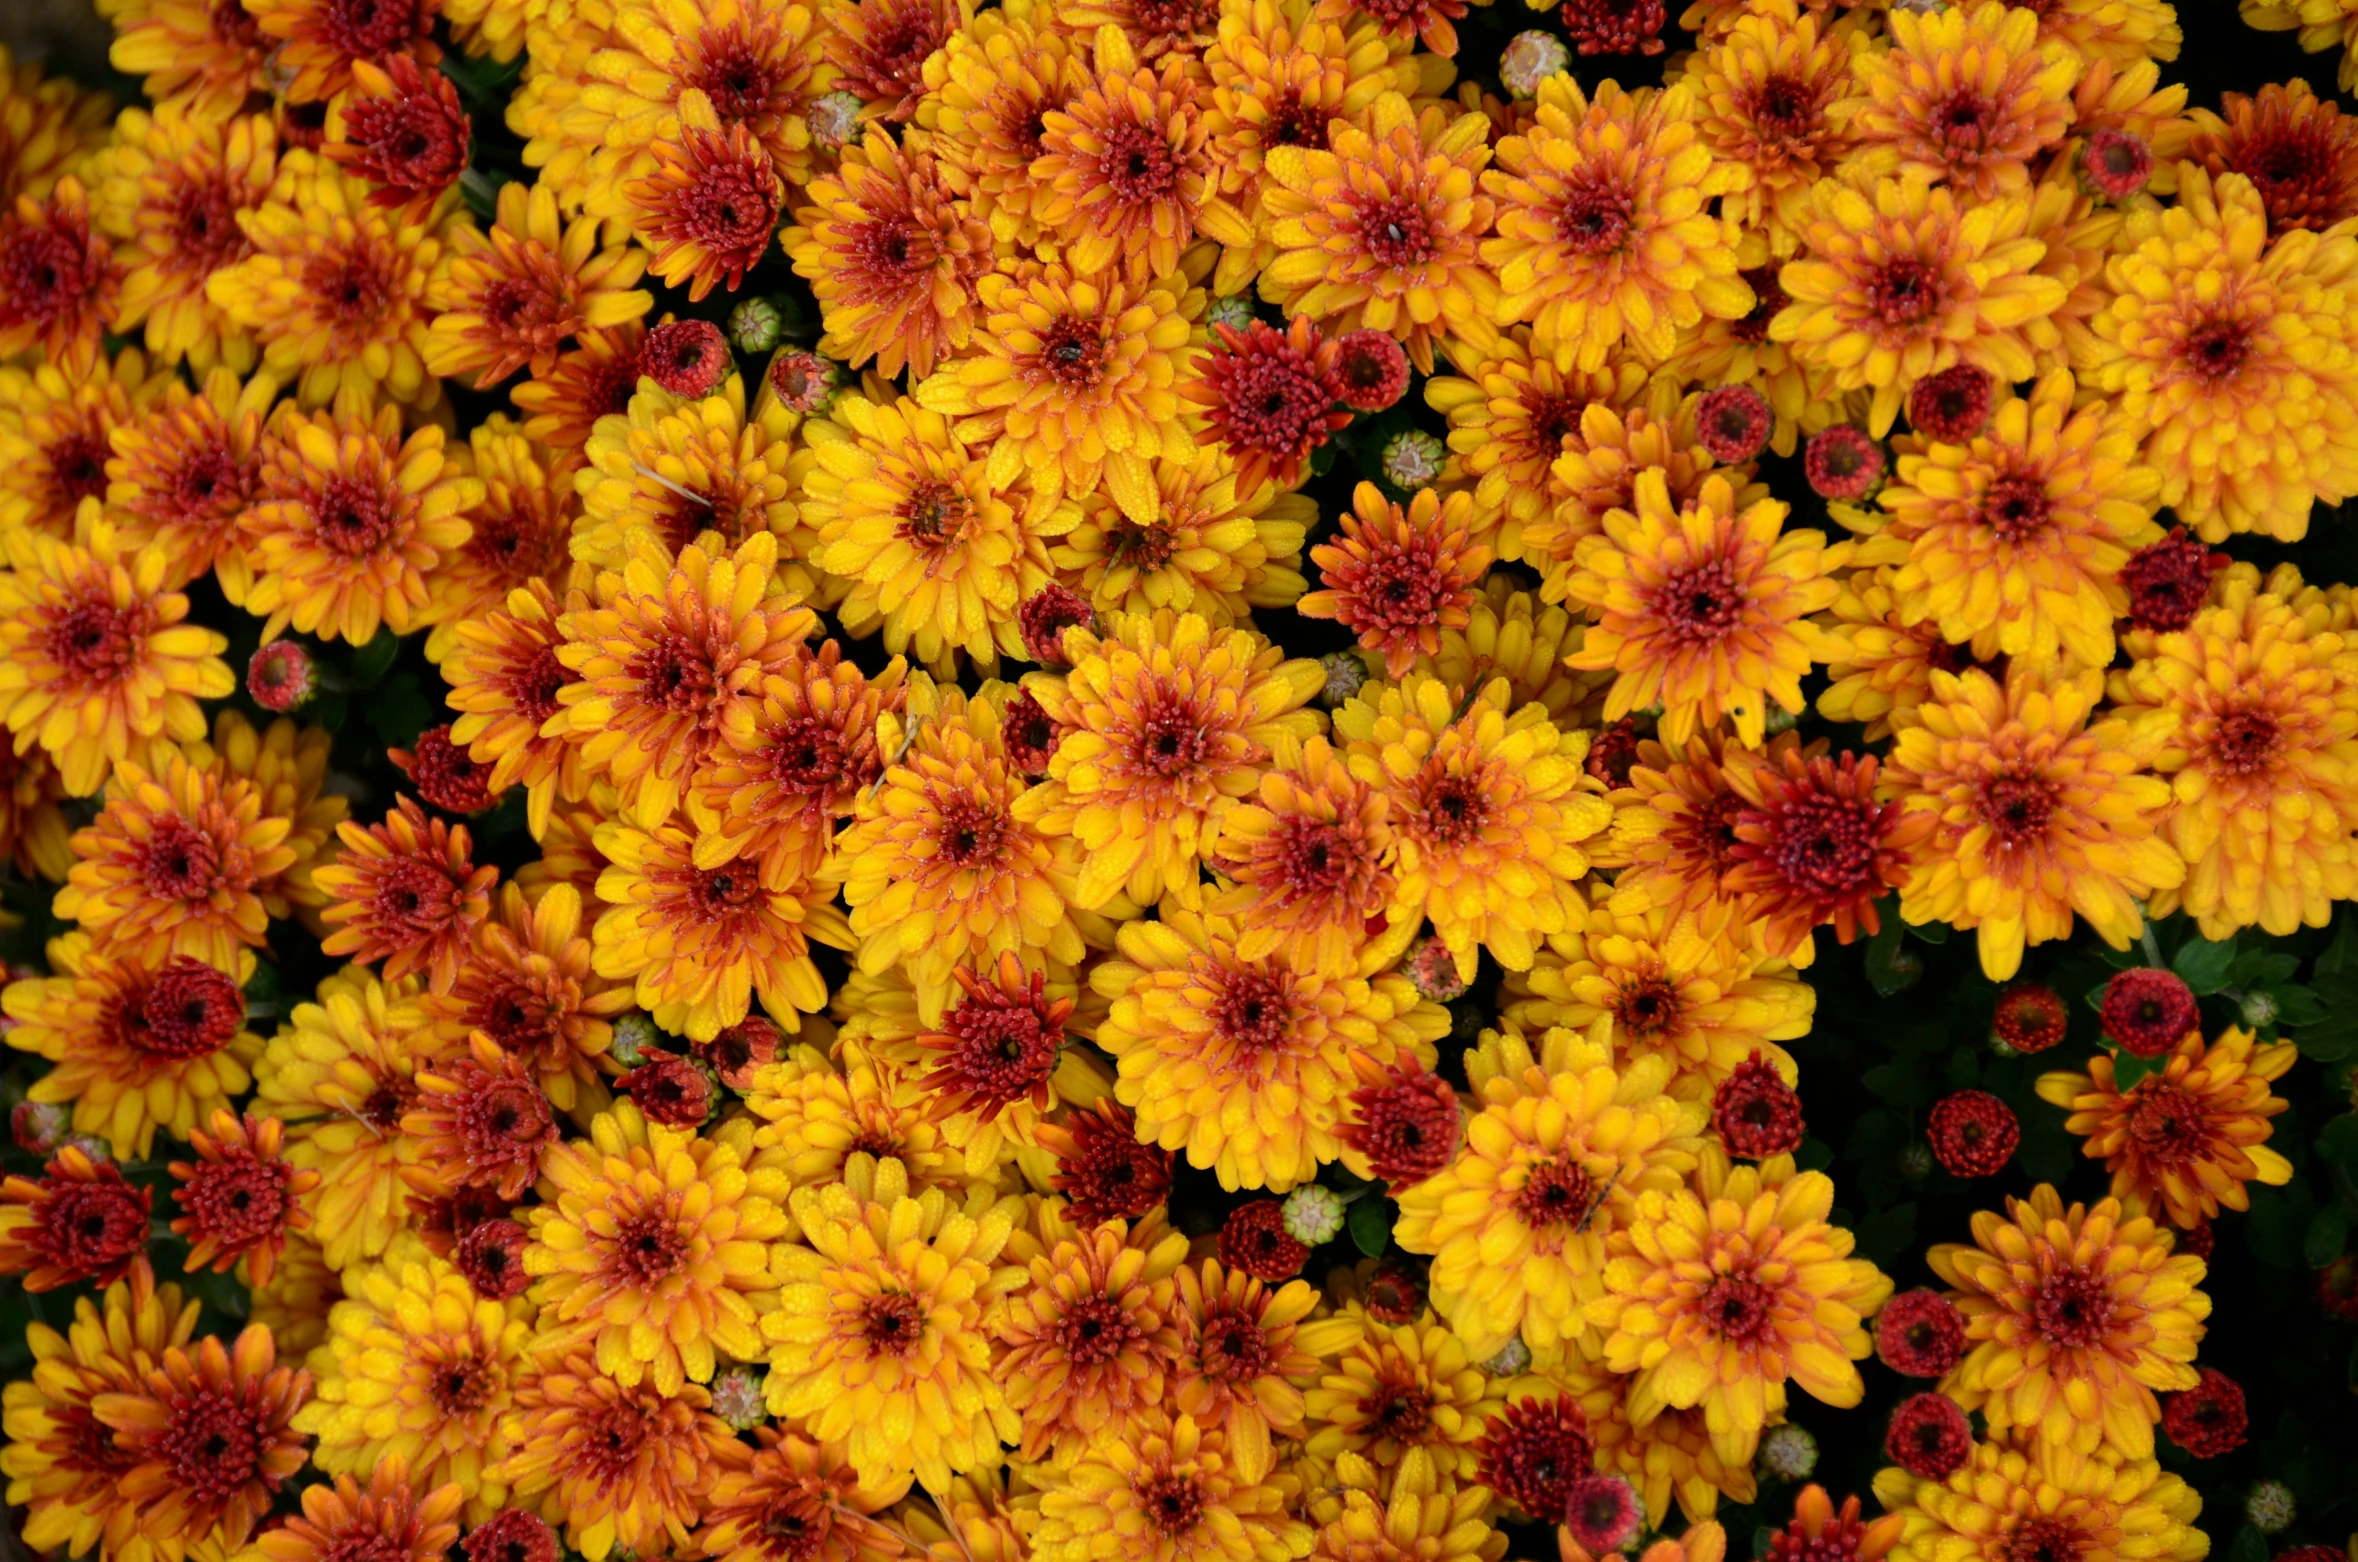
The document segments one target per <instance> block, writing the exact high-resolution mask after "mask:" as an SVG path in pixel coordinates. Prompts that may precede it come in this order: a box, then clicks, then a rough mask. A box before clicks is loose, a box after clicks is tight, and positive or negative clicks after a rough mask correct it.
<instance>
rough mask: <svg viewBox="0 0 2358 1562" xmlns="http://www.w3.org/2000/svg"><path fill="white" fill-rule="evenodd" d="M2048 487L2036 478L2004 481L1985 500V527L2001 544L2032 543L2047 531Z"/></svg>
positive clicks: (1994, 487) (1982, 511) (1983, 514)
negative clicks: (2031, 541) (2041, 533)
mask: <svg viewBox="0 0 2358 1562" xmlns="http://www.w3.org/2000/svg"><path fill="white" fill-rule="evenodd" d="M2051 515H2052V507H2051V506H2050V505H2049V504H2048V502H2047V485H2046V484H2045V483H2042V482H2040V481H2039V480H2038V479H2037V478H2035V477H2020V476H2012V477H2001V478H1999V479H1998V480H1997V481H1995V482H1993V483H1991V484H1990V486H1989V491H1988V492H1987V493H1985V494H1983V495H1982V496H1981V524H1982V525H1984V526H1986V527H1988V528H1989V529H1990V532H1991V534H1992V535H1993V536H1995V537H1996V538H1997V539H1998V540H1999V541H2000V542H2010V543H2020V542H2028V541H2030V540H2031V539H2032V538H2033V537H2036V536H2037V535H2038V534H2039V533H2040V532H2043V531H2045V530H2046V529H2047V523H2048V520H2049V519H2050V517H2051Z"/></svg>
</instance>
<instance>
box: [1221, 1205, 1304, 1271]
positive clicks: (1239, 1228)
mask: <svg viewBox="0 0 2358 1562" xmlns="http://www.w3.org/2000/svg"><path fill="white" fill-rule="evenodd" d="M1309 1257H1310V1249H1309V1248H1308V1247H1307V1246H1305V1245H1304V1244H1302V1243H1300V1242H1297V1241H1295V1240H1294V1239H1293V1237H1292V1236H1291V1235H1289V1234H1288V1233H1287V1231H1286V1229H1285V1205H1284V1203H1283V1202H1282V1201H1280V1200H1277V1199H1254V1200H1253V1201H1252V1202H1251V1203H1249V1204H1240V1205H1238V1206H1237V1207H1236V1208H1235V1209H1232V1210H1230V1211H1229V1212H1228V1219H1227V1220H1226V1221H1224V1222H1223V1223H1222V1224H1221V1227H1220V1262H1221V1263H1223V1264H1226V1265H1227V1266H1228V1267H1229V1268H1231V1269H1239V1270H1242V1271H1244V1273H1246V1274H1248V1275H1251V1276H1252V1277H1253V1278H1254V1279H1256V1280H1265V1281H1267V1282H1269V1283H1270V1284H1271V1285H1275V1284H1277V1283H1278V1282H1280V1281H1283V1280H1291V1279H1292V1278H1293V1277H1294V1276H1296V1275H1298V1274H1300V1273H1301V1272H1302V1265H1303V1263H1304V1262H1305V1261H1306V1260H1307V1259H1308V1258H1309Z"/></svg>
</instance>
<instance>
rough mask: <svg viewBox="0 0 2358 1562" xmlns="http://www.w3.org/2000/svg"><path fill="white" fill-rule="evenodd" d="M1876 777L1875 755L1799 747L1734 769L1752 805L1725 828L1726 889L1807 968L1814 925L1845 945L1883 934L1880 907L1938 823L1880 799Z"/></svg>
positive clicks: (1765, 943)
mask: <svg viewBox="0 0 2358 1562" xmlns="http://www.w3.org/2000/svg"><path fill="white" fill-rule="evenodd" d="M1880 775H1881V771H1880V768H1879V766H1878V764H1877V762H1876V759H1875V757H1874V756H1873V755H1871V754H1870V755H1866V756H1863V757H1862V756H1860V755H1858V754H1855V753H1852V752H1850V751H1849V750H1844V751H1843V753H1842V755H1841V757H1840V758H1839V759H1836V758H1833V757H1830V756H1828V755H1826V754H1823V753H1819V754H1805V753H1804V752H1803V751H1802V749H1801V748H1800V747H1799V746H1797V745H1790V746H1786V745H1781V746H1779V747H1777V748H1774V749H1772V750H1770V751H1769V753H1767V754H1766V755H1763V756H1762V758H1761V761H1760V762H1759V763H1756V764H1739V765H1736V766H1733V767H1731V768H1730V769H1729V770H1728V772H1727V780H1728V784H1729V785H1730V786H1731V787H1733V788H1734V789H1735V791H1736V792H1737V794H1738V795H1740V796H1741V797H1742V798H1743V799H1744V802H1745V805H1746V806H1745V807H1744V809H1743V811H1742V812H1740V813H1738V814H1737V815H1736V816H1735V819H1734V821H1733V823H1732V824H1731V825H1730V826H1729V829H1728V833H1729V835H1730V836H1731V837H1732V840H1731V841H1730V842H1729V843H1728V844H1727V851H1728V854H1729V856H1730V857H1732V858H1733V859H1734V868H1733V871H1731V872H1730V873H1728V875H1727V876H1726V878H1725V879H1724V880H1723V883H1724V885H1725V887H1726V888H1727V890H1728V891H1729V892H1731V893H1733V894H1737V895H1741V896H1744V897H1746V899H1747V900H1748V902H1749V905H1748V910H1749V911H1750V913H1751V915H1752V916H1754V917H1755V918H1757V919H1758V926H1759V929H1760V942H1761V945H1762V947H1763V948H1765V949H1766V950H1768V951H1769V952H1770V953H1772V954H1778V955H1781V956H1782V957H1783V958H1786V959H1790V960H1793V961H1794V962H1795V963H1796V964H1800V965H1806V964H1808V963H1809V957H1810V954H1811V953H1812V951H1811V950H1810V948H1809V946H1810V943H1811V933H1810V930H1811V929H1812V928H1815V927H1819V926H1831V927H1832V928H1833V929H1834V934H1835V937H1836V938H1837V939H1839V940H1840V941H1841V942H1843V943H1845V944H1847V943H1849V942H1851V940H1853V939H1854V938H1856V937H1857V936H1858V935H1859V933H1860V932H1861V931H1862V930H1864V931H1865V932H1866V933H1867V934H1869V935H1870V936H1872V935H1873V934H1875V933H1878V932H1880V931H1882V926H1883V924H1882V918H1881V915H1880V914H1879V913H1878V912H1877V911H1876V909H1875V904H1876V902H1877V901H1879V900H1881V899H1882V898H1883V897H1884V895H1885V894H1886V893H1887V892H1888V891H1890V890H1893V889H1897V888H1898V887H1899V886H1900V885H1902V884H1904V883H1906V882H1907V879H1908V875H1909V874H1910V872H1912V871H1913V867H1914V862H1915V856H1916V851H1917V848H1918V846H1919V845H1920V844H1921V843H1922V841H1923V840H1924V839H1925V837H1927V836H1928V835H1930V834H1931V833H1932V830H1933V822H1932V820H1931V819H1930V818H1929V817H1928V816H1926V815H1924V814H1922V813H1911V812H1909V811H1908V810H1907V809H1906V808H1904V807H1902V806H1901V805H1900V804H1898V803H1896V802H1891V801H1888V800H1883V799H1878V797H1877V796H1876V785H1877V782H1878V779H1879V777H1880Z"/></svg>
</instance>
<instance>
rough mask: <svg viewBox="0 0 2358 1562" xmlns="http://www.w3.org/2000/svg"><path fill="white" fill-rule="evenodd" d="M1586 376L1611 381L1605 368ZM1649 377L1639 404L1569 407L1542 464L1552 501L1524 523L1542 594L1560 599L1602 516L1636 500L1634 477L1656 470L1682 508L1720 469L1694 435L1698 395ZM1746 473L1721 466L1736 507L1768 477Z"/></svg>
mask: <svg viewBox="0 0 2358 1562" xmlns="http://www.w3.org/2000/svg"><path fill="white" fill-rule="evenodd" d="M1600 381H1601V382H1602V383H1601V385H1600V384H1599V382H1600ZM1590 383H1591V384H1592V385H1599V388H1603V386H1608V385H1613V384H1614V382H1613V381H1612V380H1610V379H1607V378H1605V377H1604V376H1603V375H1599V376H1597V377H1595V378H1594V379H1592V380H1591V382H1590ZM1649 384H1650V385H1651V386H1652V389H1650V390H1649V391H1648V392H1647V396H1646V402H1645V404H1644V405H1642V406H1633V407H1622V406H1617V405H1615V404H1614V402H1613V400H1612V399H1611V398H1610V397H1602V398H1600V399H1599V400H1597V401H1594V402H1591V403H1589V404H1588V406H1587V407H1586V408H1584V409H1573V411H1572V423H1573V426H1572V432H1571V434H1570V436H1569V438H1568V440H1566V441H1565V442H1564V443H1563V447H1562V449H1563V453H1562V454H1561V455H1559V456H1557V457H1556V459H1555V461H1554V462H1553V464H1551V465H1550V466H1549V468H1548V470H1547V476H1546V487H1547V494H1548V497H1549V501H1550V504H1551V507H1552V508H1551V509H1550V510H1549V511H1548V512H1547V513H1543V514H1540V515H1535V516H1533V517H1532V518H1531V519H1530V520H1529V521H1526V522H1525V523H1524V525H1523V560H1524V562H1525V563H1527V564H1530V565H1531V566H1532V567H1533V568H1535V569H1537V570H1538V571H1539V572H1540V587H1539V589H1540V594H1541V596H1542V597H1544V598H1545V599H1546V600H1547V601H1550V602H1560V601H1562V600H1563V599H1564V593H1565V590H1566V589H1567V585H1568V582H1569V580H1570V577H1571V573H1572V570H1573V568H1574V566H1575V565H1576V563H1577V561H1578V559H1579V556H1580V545H1581V544H1582V543H1583V542H1585V541H1586V540H1587V539H1589V538H1591V537H1597V536H1602V535H1603V534H1604V530H1605V517H1606V516H1608V515H1610V514H1612V513H1613V512H1614V511H1615V510H1627V511H1632V512H1634V511H1635V510H1636V509H1637V508H1638V479H1639V478H1641V477H1643V476H1645V475H1646V474H1647V473H1648V472H1656V473H1659V474H1660V476H1661V478H1662V483H1663V486H1664V487H1665V488H1666V489H1667V490H1668V491H1669V495H1670V501H1671V504H1672V506H1673V507H1674V508H1675V509H1678V510H1681V511H1684V510H1689V509H1692V508H1693V507H1694V504H1695V501H1696V500H1697V498H1699V497H1700V496H1701V493H1702V489H1703V483H1704V480H1705V479H1706V478H1707V477H1709V476H1711V475H1712V474H1713V473H1714V471H1716V470H1717V468H1716V467H1715V465H1714V462H1713V459H1712V456H1711V452H1710V451H1708V450H1705V449H1704V448H1703V447H1702V446H1701V445H1700V444H1698V443H1696V439H1695V432H1696V421H1695V417H1694V408H1695V402H1694V401H1692V400H1685V399H1684V398H1674V397H1673V396H1670V395H1667V394H1662V392H1664V391H1667V390H1669V389H1670V388H1671V386H1672V382H1671V381H1670V380H1669V378H1668V377H1667V376H1666V375H1665V376H1657V377H1656V378H1655V379H1654V380H1652V381H1650V382H1649ZM1616 388H1617V387H1616ZM1682 400H1683V401H1684V405H1683V406H1682V405H1681V404H1680V403H1681V401H1682ZM1751 475H1752V474H1751V470H1750V468H1748V467H1742V466H1739V467H1732V468H1729V469H1728V470H1726V471H1724V472H1720V473H1719V476H1720V478H1721V480H1722V481H1724V482H1726V483H1728V484H1730V485H1731V486H1732V487H1733V488H1734V490H1735V508H1736V509H1737V510H1746V509H1749V508H1751V507H1752V506H1753V505H1754V504H1756V503H1758V502H1759V501H1760V500H1762V499H1764V498H1766V497H1767V496H1768V490H1767V488H1766V486H1765V485H1763V484H1760V483H1756V482H1751V481H1749V480H1748V479H1749V478H1750V477H1751Z"/></svg>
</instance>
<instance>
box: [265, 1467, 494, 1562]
mask: <svg viewBox="0 0 2358 1562" xmlns="http://www.w3.org/2000/svg"><path fill="white" fill-rule="evenodd" d="M419 1484H420V1485H423V1484H425V1483H423V1482H420V1483H419ZM465 1497H466V1493H465V1492H464V1491H462V1490H461V1489H460V1488H459V1486H458V1484H457V1483H456V1482H448V1483H445V1484H443V1485H441V1486H435V1487H432V1488H431V1489H429V1490H427V1491H425V1492H423V1493H421V1492H420V1491H419V1489H418V1487H417V1486H413V1485H412V1484H411V1479H410V1472H409V1462H408V1461H407V1460H405V1459H402V1458H400V1457H399V1456H398V1455H396V1456H394V1457H392V1458H389V1459H386V1460H385V1461H384V1462H382V1463H381V1464H378V1465H376V1466H374V1467H372V1468H371V1469H370V1471H369V1474H368V1479H367V1481H366V1482H365V1483H363V1482H361V1481H357V1480H354V1479H353V1478H352V1477H351V1476H349V1475H340V1476H338V1477H336V1478H335V1480H333V1481H323V1482H321V1483H319V1484H318V1485H315V1486H307V1487H305V1488H304V1489H303V1509H302V1512H301V1513H299V1514H296V1515H293V1516H290V1517H289V1518H288V1519H287V1520H286V1522H285V1523H283V1524H280V1525H278V1526H276V1527H275V1528H273V1529H270V1530H267V1531H265V1532H264V1533H263V1535H262V1536H261V1538H259V1539H258V1540H256V1541H255V1542H254V1552H255V1554H256V1556H258V1557H259V1558H261V1559H262V1562H332V1559H334V1558H338V1557H346V1556H350V1555H352V1554H353V1552H355V1551H358V1550H361V1549H364V1548H365V1549H366V1551H367V1553H368V1555H370V1556H372V1557H377V1558H381V1559H382V1562H434V1559H435V1558H437V1557H441V1556H443V1555H445V1554H446V1553H447V1552H449V1551H450V1549H451V1548H452V1547H453V1546H454V1545H455V1544H456V1543H457V1541H458V1532H459V1527H458V1523H457V1520H458V1516H459V1507H460V1504H461V1503H462V1502H463V1501H464V1499H465Z"/></svg>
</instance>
